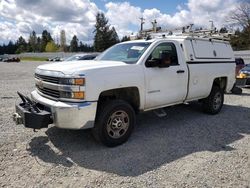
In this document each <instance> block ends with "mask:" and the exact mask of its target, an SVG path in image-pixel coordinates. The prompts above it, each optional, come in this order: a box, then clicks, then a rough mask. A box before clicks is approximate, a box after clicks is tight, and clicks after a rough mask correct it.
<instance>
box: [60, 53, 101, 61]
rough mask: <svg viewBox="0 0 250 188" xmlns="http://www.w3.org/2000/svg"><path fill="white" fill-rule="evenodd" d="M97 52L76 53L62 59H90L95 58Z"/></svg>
mask: <svg viewBox="0 0 250 188" xmlns="http://www.w3.org/2000/svg"><path fill="white" fill-rule="evenodd" d="M98 55H99V53H91V54H76V55H73V56H71V57H69V58H67V59H65V60H64V61H80V60H92V59H95V58H96V57H97V56H98Z"/></svg>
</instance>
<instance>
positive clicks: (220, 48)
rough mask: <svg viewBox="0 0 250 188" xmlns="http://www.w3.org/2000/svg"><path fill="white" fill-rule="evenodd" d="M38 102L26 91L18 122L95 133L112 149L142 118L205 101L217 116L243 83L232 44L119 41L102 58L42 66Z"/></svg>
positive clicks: (172, 39) (206, 108) (182, 38)
mask: <svg viewBox="0 0 250 188" xmlns="http://www.w3.org/2000/svg"><path fill="white" fill-rule="evenodd" d="M35 83H36V89H35V90H34V91H33V92H31V99H30V98H29V97H26V96H24V95H22V94H20V93H19V95H20V97H21V99H22V103H20V104H17V105H16V113H14V115H13V118H14V120H15V121H16V123H17V124H24V126H25V127H28V128H33V129H40V128H46V127H48V125H49V124H52V123H53V124H54V125H55V126H56V127H59V128H62V129H89V128H91V129H92V130H93V134H94V136H95V137H96V138H97V139H98V140H99V141H100V142H102V143H103V144H105V145H107V146H111V147H112V146H116V145H119V144H122V143H124V142H125V141H126V140H127V139H128V138H129V136H130V135H131V133H132V130H133V128H134V125H135V119H136V113H138V112H143V111H149V110H155V109H162V108H164V107H167V106H172V105H177V104H181V103H186V102H189V101H195V100H200V101H201V102H202V107H203V110H204V111H205V112H207V113H209V114H217V113H218V112H220V110H221V108H222V106H223V100H224V92H230V90H231V89H232V87H233V85H234V83H235V59H234V54H233V51H232V48H231V46H230V44H229V42H227V41H223V40H216V39H211V38H202V37H194V36H167V37H165V36H163V37H159V38H154V39H143V40H136V41H129V42H124V43H119V44H117V45H114V46H113V47H111V48H109V49H108V50H106V51H105V52H103V53H102V54H101V55H99V56H98V57H97V58H96V59H95V60H91V61H82V62H81V61H75V62H60V63H50V64H45V65H40V66H38V67H37V69H36V71H35Z"/></svg>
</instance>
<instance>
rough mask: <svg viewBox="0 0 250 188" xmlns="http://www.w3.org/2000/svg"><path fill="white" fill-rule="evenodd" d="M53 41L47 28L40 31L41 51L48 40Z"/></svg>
mask: <svg viewBox="0 0 250 188" xmlns="http://www.w3.org/2000/svg"><path fill="white" fill-rule="evenodd" d="M51 41H53V39H52V37H51V35H50V33H49V32H48V31H47V30H43V32H42V39H41V50H42V52H44V51H45V48H46V45H47V43H48V42H51Z"/></svg>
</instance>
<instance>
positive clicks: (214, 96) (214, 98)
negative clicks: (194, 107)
mask: <svg viewBox="0 0 250 188" xmlns="http://www.w3.org/2000/svg"><path fill="white" fill-rule="evenodd" d="M223 103H224V92H223V90H222V89H221V88H220V87H219V86H216V85H214V86H213V88H212V90H211V92H210V94H209V96H208V97H207V98H205V99H203V104H202V107H203V111H204V112H205V113H208V114H212V115H215V114H218V113H219V112H220V111H221V108H222V106H223Z"/></svg>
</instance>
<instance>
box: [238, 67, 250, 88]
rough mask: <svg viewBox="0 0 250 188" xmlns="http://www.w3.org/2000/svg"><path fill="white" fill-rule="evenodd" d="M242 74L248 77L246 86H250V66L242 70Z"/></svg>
mask: <svg viewBox="0 0 250 188" xmlns="http://www.w3.org/2000/svg"><path fill="white" fill-rule="evenodd" d="M240 74H244V75H246V77H247V80H246V85H250V64H248V65H246V66H245V67H244V68H243V69H241V70H240Z"/></svg>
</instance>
